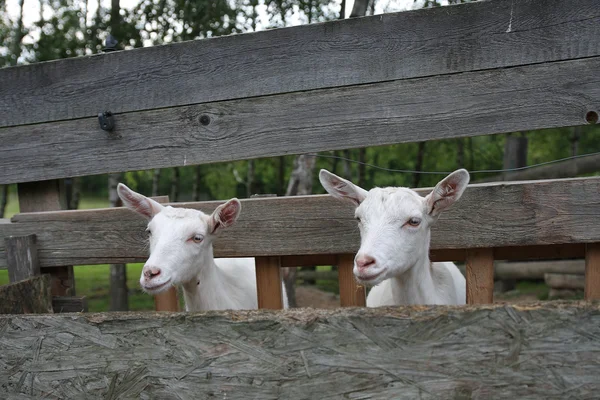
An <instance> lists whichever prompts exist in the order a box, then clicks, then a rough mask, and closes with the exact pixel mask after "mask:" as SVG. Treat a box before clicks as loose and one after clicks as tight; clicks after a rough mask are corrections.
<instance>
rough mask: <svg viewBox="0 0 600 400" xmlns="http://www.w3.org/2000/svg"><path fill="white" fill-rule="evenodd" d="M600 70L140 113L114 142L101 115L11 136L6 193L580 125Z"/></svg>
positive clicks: (553, 67)
mask: <svg viewBox="0 0 600 400" xmlns="http://www.w3.org/2000/svg"><path fill="white" fill-rule="evenodd" d="M598 70H600V57H593V58H588V59H583V60H575V61H564V62H554V63H547V64H536V65H528V66H523V67H514V68H506V69H499V70H485V71H477V72H469V73H459V74H451V75H439V76H430V77H425V78H417V79H408V80H399V81H387V82H382V83H377V84H368V85H361V86H349V87H344V88H336V89H322V90H313V91H308V92H298V93H289V94H282V95H276V96H264V97H256V98H251V99H245V100H231V101H225V102H216V103H205V104H198V105H192V106H181V107H174V108H165V109H160V110H154V111H140V112H133V113H127V114H122V115H119V116H117V128H116V130H115V131H114V132H113V133H111V134H107V133H106V132H104V131H100V132H98V128H97V125H98V122H97V120H96V118H94V117H92V118H83V119H77V120H70V121H60V122H52V123H44V124H37V125H28V126H20V127H9V128H0V184H5V183H11V182H27V181H32V180H41V179H50V178H60V177H70V176H81V175H92V174H100V173H112V172H119V171H129V170H140V169H150V168H163V167H174V166H184V165H192V164H204V163H214V162H222V161H232V160H240V159H251V158H257V157H272V156H280V155H287V154H298V153H310V152H318V151H326V150H335V149H346V148H356V147H365V146H378V145H385V144H393V143H404V142H414V141H424V140H433V139H445V138H453V137H465V136H477V135H485V134H493V133H502V132H514V131H519V130H533V129H543V128H554V127H562V126H571V125H581V124H585V123H586V122H585V114H586V113H587V112H588V111H589V110H595V109H597V107H598V104H600V78H599V77H598V74H597V73H596V71H598ZM265 110H268V115H266V114H265ZM203 116H207V117H208V118H209V120H210V122H209V124H208V125H203V124H201V123H200V122H199V120H200V119H201V117H203ZM540 116H543V118H540ZM432 126H435V127H436V129H432ZM365 133H368V134H365ZM57 148H59V149H60V151H57V150H56V149H57Z"/></svg>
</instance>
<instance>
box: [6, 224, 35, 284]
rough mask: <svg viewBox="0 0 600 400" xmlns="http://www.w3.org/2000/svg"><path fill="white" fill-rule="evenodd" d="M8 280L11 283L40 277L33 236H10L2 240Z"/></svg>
mask: <svg viewBox="0 0 600 400" xmlns="http://www.w3.org/2000/svg"><path fill="white" fill-rule="evenodd" d="M4 243H5V246H6V263H7V265H8V280H9V281H10V282H11V283H15V282H18V281H22V280H24V279H27V278H31V277H34V276H36V275H40V273H41V272H40V263H39V261H38V254H37V244H36V237H35V235H27V236H10V237H7V238H6V239H4Z"/></svg>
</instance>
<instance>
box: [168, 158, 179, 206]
mask: <svg viewBox="0 0 600 400" xmlns="http://www.w3.org/2000/svg"><path fill="white" fill-rule="evenodd" d="M179 177H180V176H179V168H178V167H175V168H173V177H172V178H171V195H170V196H169V200H170V201H172V202H176V201H178V199H179Z"/></svg>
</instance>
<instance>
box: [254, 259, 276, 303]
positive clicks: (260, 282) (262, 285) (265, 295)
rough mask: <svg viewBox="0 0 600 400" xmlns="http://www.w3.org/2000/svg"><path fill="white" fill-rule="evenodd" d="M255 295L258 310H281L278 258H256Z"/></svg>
mask: <svg viewBox="0 0 600 400" xmlns="http://www.w3.org/2000/svg"><path fill="white" fill-rule="evenodd" d="M255 262H256V295H257V296H258V308H267V309H273V310H278V309H281V308H283V293H282V291H281V260H280V259H279V257H256V261H255Z"/></svg>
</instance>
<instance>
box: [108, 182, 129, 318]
mask: <svg viewBox="0 0 600 400" xmlns="http://www.w3.org/2000/svg"><path fill="white" fill-rule="evenodd" d="M121 178H122V174H110V175H108V200H109V202H110V206H111V207H120V206H121V205H122V204H121V199H120V198H119V195H118V193H117V185H118V184H119V181H120V180H121ZM109 296H110V311H127V310H128V309H129V299H128V290H127V267H126V265H125V264H111V266H110V294H109Z"/></svg>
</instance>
